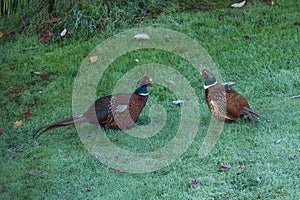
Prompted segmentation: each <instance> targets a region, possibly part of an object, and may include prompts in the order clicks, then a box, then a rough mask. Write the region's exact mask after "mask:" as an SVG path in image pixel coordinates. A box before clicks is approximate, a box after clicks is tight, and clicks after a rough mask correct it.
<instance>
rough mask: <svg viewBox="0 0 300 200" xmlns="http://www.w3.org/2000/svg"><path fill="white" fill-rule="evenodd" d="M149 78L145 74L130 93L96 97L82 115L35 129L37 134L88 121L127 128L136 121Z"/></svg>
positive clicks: (104, 125)
mask: <svg viewBox="0 0 300 200" xmlns="http://www.w3.org/2000/svg"><path fill="white" fill-rule="evenodd" d="M150 81H151V79H150V78H149V77H148V76H145V77H143V78H141V79H140V80H138V82H137V89H136V90H135V91H134V93H132V94H128V93H119V94H113V95H108V96H104V97H101V98H99V99H97V100H96V101H95V102H94V103H93V104H92V105H91V106H90V107H89V109H88V110H87V111H86V112H85V113H83V114H82V115H79V116H75V117H70V118H65V119H61V120H58V121H55V122H53V123H50V124H47V125H45V126H41V127H39V128H38V129H36V131H35V132H36V135H35V136H34V137H36V136H37V134H38V133H39V132H40V134H39V135H38V136H40V135H41V134H43V133H44V132H46V131H49V130H51V129H53V128H58V127H61V126H67V125H70V124H80V123H83V122H89V123H91V124H94V125H99V124H100V125H101V126H103V127H105V128H111V129H129V128H132V127H133V125H134V124H135V123H136V121H137V119H138V117H139V115H140V113H141V111H142V110H143V108H144V107H145V105H146V102H147V99H148V91H147V87H148V86H149V85H150Z"/></svg>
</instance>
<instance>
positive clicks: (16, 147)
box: [0, 0, 300, 200]
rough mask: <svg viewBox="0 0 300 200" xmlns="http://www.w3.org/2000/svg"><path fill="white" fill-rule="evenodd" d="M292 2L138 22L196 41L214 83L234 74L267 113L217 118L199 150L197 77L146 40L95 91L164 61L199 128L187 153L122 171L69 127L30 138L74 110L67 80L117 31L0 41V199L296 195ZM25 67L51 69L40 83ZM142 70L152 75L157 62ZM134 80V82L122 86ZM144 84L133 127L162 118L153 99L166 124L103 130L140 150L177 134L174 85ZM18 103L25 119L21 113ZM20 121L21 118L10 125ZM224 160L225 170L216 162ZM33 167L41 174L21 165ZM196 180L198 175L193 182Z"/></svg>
mask: <svg viewBox="0 0 300 200" xmlns="http://www.w3.org/2000/svg"><path fill="white" fill-rule="evenodd" d="M299 8H300V3H299V1H296V0H294V1H278V5H276V6H270V5H268V4H262V3H255V2H249V3H248V4H247V6H246V7H245V8H243V9H230V8H228V9H227V8H224V9H221V10H218V11H213V12H181V13H178V12H177V13H176V12H173V13H171V14H170V13H168V14H164V13H162V14H161V15H159V16H158V17H157V18H153V19H152V18H151V17H149V18H146V19H145V21H143V22H142V23H141V26H143V27H147V26H155V27H162V28H168V29H172V30H175V31H178V32H180V33H183V34H185V35H187V36H189V37H191V38H192V39H194V40H195V41H197V42H199V44H200V45H201V46H202V47H203V48H204V49H205V50H206V51H207V52H208V54H209V55H210V56H211V58H212V60H213V61H214V63H215V65H216V67H217V69H218V71H219V73H220V74H221V75H222V78H223V79H224V80H223V81H235V82H236V84H235V85H234V86H233V87H234V89H236V90H237V91H239V92H240V93H241V94H243V95H244V96H245V97H247V99H248V101H249V103H250V105H251V107H252V108H253V109H254V110H256V111H258V112H260V113H261V114H263V115H264V116H266V117H267V118H268V119H269V120H270V122H266V121H263V120H260V121H258V122H256V127H255V126H253V125H252V124H245V123H244V121H242V120H241V121H239V122H237V123H232V124H225V125H224V127H223V131H222V134H221V136H220V138H219V139H218V141H217V143H216V145H215V146H214V148H213V149H212V151H210V152H209V154H208V155H207V156H206V157H204V158H199V149H200V147H201V145H202V143H203V140H204V138H205V136H206V134H207V130H208V127H209V124H210V121H211V116H210V113H209V111H208V108H207V105H206V102H205V96H204V91H203V81H202V79H201V74H199V73H198V72H197V71H196V70H195V69H194V68H193V67H192V66H191V64H190V63H189V62H188V61H187V60H184V59H182V58H181V57H180V56H178V55H175V54H172V53H170V52H166V51H162V50H154V49H146V50H136V51H133V52H130V53H128V54H125V55H123V56H121V57H120V58H118V59H117V60H115V61H114V62H113V63H112V64H111V66H110V67H109V68H108V69H107V70H106V71H105V72H104V74H103V75H102V78H101V80H99V83H98V84H97V85H98V86H97V88H96V89H97V92H96V93H97V96H104V95H107V94H110V93H112V92H113V89H114V88H113V86H114V85H115V84H116V83H117V82H118V81H119V80H120V79H121V78H122V76H123V75H124V74H125V73H126V72H128V71H129V70H131V69H133V68H135V67H136V66H138V65H142V64H147V63H153V62H155V63H160V64H164V65H166V66H169V67H172V68H173V69H175V70H177V71H179V72H180V73H181V74H182V75H183V76H184V77H185V78H186V79H187V80H188V81H189V83H190V85H191V86H192V88H193V89H194V90H195V94H196V96H197V100H196V102H194V103H195V104H197V105H199V106H198V108H199V110H200V116H195V117H199V121H198V122H199V126H198V129H197V133H196V136H195V138H194V139H193V141H192V143H191V145H190V146H189V148H188V149H187V150H186V151H185V152H184V154H183V155H181V156H180V157H179V158H178V159H176V160H175V161H174V162H173V163H171V164H170V165H168V166H166V167H163V168H160V169H158V170H156V171H153V172H147V173H128V172H126V169H117V168H110V167H107V166H106V165H105V164H102V163H101V162H100V161H98V160H97V159H96V158H95V155H92V154H91V153H89V151H88V150H87V148H86V147H85V146H84V144H83V143H82V141H81V139H80V136H79V135H78V133H77V131H76V129H75V128H74V127H73V126H69V127H63V128H60V129H54V130H51V131H50V132H47V133H46V134H44V135H42V136H41V137H40V138H38V140H34V139H33V138H32V136H33V130H34V129H36V128H38V127H39V126H41V125H44V124H47V123H50V122H52V121H54V120H57V119H60V118H65V117H69V116H71V115H72V95H74V94H72V92H73V84H74V81H75V78H76V76H77V72H78V71H79V69H80V67H81V65H82V62H83V60H84V59H85V58H86V56H87V55H90V52H91V51H92V50H93V48H94V47H95V46H97V45H98V44H100V43H101V42H102V41H104V40H105V39H107V38H108V36H110V35H113V34H117V33H121V32H122V31H121V30H120V31H113V32H109V30H107V32H105V31H104V32H103V33H99V34H98V35H96V36H93V37H83V38H81V39H78V38H72V36H69V37H66V38H65V39H64V40H62V41H58V42H50V43H49V44H44V43H40V42H39V38H38V36H35V35H33V36H28V35H16V36H15V37H14V39H13V40H10V41H7V42H3V41H1V42H2V46H1V50H0V58H1V74H0V75H1V77H0V78H1V80H0V87H1V90H0V92H1V109H2V111H1V120H0V129H1V135H0V145H1V171H0V173H1V174H0V176H1V179H0V183H1V186H0V190H1V194H0V198H1V199H226V198H227V199H253V200H254V199H272V200H273V199H288V200H290V199H293V200H294V199H295V200H297V199H299V196H300V173H299V172H300V162H299V156H300V99H291V98H290V97H291V96H294V95H299V94H300V89H299V88H300V79H299V77H300V67H299V63H300V56H299V55H300V48H299V46H300V42H299V36H300V26H299V22H300V15H299ZM296 22H298V23H296ZM138 27H140V26H135V27H133V28H138ZM0 30H1V25H0ZM122 30H130V28H127V29H126V27H122ZM245 36H251V37H250V39H249V37H248V38H247V37H245ZM252 37H253V38H252ZM2 39H3V38H0V40H2ZM135 59H139V62H136V61H135ZM34 71H43V72H46V73H48V74H49V77H48V78H47V79H45V80H43V79H41V78H40V77H39V76H37V75H34V74H32V73H31V72H34ZM147 72H148V73H149V74H148V75H149V76H152V77H155V76H158V74H157V72H156V71H151V70H150V69H149V70H148V71H147ZM172 78H174V74H172V73H170V79H172ZM175 81H177V80H175ZM134 84H135V80H133V81H132V85H130V87H134ZM131 89H132V88H131ZM124 90H126V88H124ZM129 91H131V90H129ZM125 92H128V89H127V90H126V91H125ZM149 93H150V96H149V100H148V102H147V106H146V108H145V109H144V110H143V112H142V114H141V116H140V118H139V120H138V125H144V126H145V127H147V128H149V129H150V130H152V127H149V126H147V124H148V125H149V123H152V121H153V120H156V122H157V123H158V124H159V123H160V121H162V120H161V118H159V117H161V116H162V117H163V115H159V116H155V114H156V111H157V110H156V109H157V107H155V106H153V105H159V107H158V108H163V109H164V110H165V112H166V114H167V115H166V119H165V125H164V126H163V127H162V128H161V130H160V131H159V132H158V133H157V134H156V135H155V136H153V137H150V138H146V139H143V138H138V137H133V136H130V135H128V134H126V133H124V132H121V131H115V130H106V134H105V135H106V136H107V138H109V140H110V141H111V142H112V143H113V144H115V145H116V146H118V147H120V148H123V149H126V150H128V151H131V152H135V153H141V152H142V153H146V152H151V151H155V150H158V149H160V148H163V147H164V146H166V145H168V144H169V143H170V142H171V141H172V138H174V137H175V136H176V133H177V131H178V128H179V124H180V123H182V122H181V121H180V120H181V115H182V113H181V109H182V108H183V107H184V106H182V107H180V106H174V105H172V101H173V100H175V99H176V96H175V95H174V93H173V91H172V90H171V89H168V88H166V87H164V86H163V85H160V84H158V83H157V82H156V83H155V80H154V84H152V86H150V87H149ZM89 101H93V99H90V100H89ZM187 103H192V102H190V101H187ZM24 112H30V116H28V117H24V116H22V115H23V113H24ZM159 114H162V113H161V112H159ZM190 116H192V117H193V114H190ZM18 120H22V121H23V123H22V125H21V126H19V127H17V128H14V126H13V125H14V122H16V121H18ZM85 126H86V125H82V127H85ZM187 132H188V130H187ZM112 153H113V152H112ZM96 157H97V156H96ZM297 157H298V158H297ZM225 163H228V164H229V165H230V166H231V167H230V168H229V169H228V170H221V169H220V166H221V165H222V164H225ZM35 171H37V172H39V174H37V175H30V174H29V172H35ZM119 171H120V172H119ZM194 179H197V180H198V181H199V183H198V184H197V185H195V186H191V184H190V183H191V181H192V180H194Z"/></svg>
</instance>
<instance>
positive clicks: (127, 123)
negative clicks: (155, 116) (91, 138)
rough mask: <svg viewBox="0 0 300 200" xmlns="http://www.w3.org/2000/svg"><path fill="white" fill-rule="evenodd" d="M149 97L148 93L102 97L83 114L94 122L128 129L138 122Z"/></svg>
mask: <svg viewBox="0 0 300 200" xmlns="http://www.w3.org/2000/svg"><path fill="white" fill-rule="evenodd" d="M147 99H148V95H145V96H143V95H138V94H135V93H133V94H116V95H110V96H105V97H101V98H100V99H98V100H96V101H95V103H94V104H93V105H92V106H91V107H90V108H89V109H88V111H86V112H85V113H84V114H83V116H84V117H86V118H87V119H89V121H88V122H90V123H92V124H100V125H102V126H104V127H106V128H112V129H128V128H131V127H133V125H134V124H135V123H136V121H137V119H138V117H139V115H140V113H141V111H142V110H143V108H144V107H145V105H146V102H147ZM95 113H96V116H95Z"/></svg>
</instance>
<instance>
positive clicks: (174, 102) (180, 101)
mask: <svg viewBox="0 0 300 200" xmlns="http://www.w3.org/2000/svg"><path fill="white" fill-rule="evenodd" d="M172 103H173V104H174V105H180V104H183V103H184V101H183V100H180V99H179V100H175V101H172Z"/></svg>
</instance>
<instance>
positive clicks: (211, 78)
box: [202, 69, 217, 89]
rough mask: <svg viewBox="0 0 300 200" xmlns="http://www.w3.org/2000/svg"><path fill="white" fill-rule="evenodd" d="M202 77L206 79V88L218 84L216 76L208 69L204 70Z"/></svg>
mask: <svg viewBox="0 0 300 200" xmlns="http://www.w3.org/2000/svg"><path fill="white" fill-rule="evenodd" d="M202 78H203V80H204V89H207V88H210V87H212V86H214V85H216V84H217V80H216V77H215V76H214V75H213V74H212V73H211V72H210V71H208V70H206V69H204V70H202Z"/></svg>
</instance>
